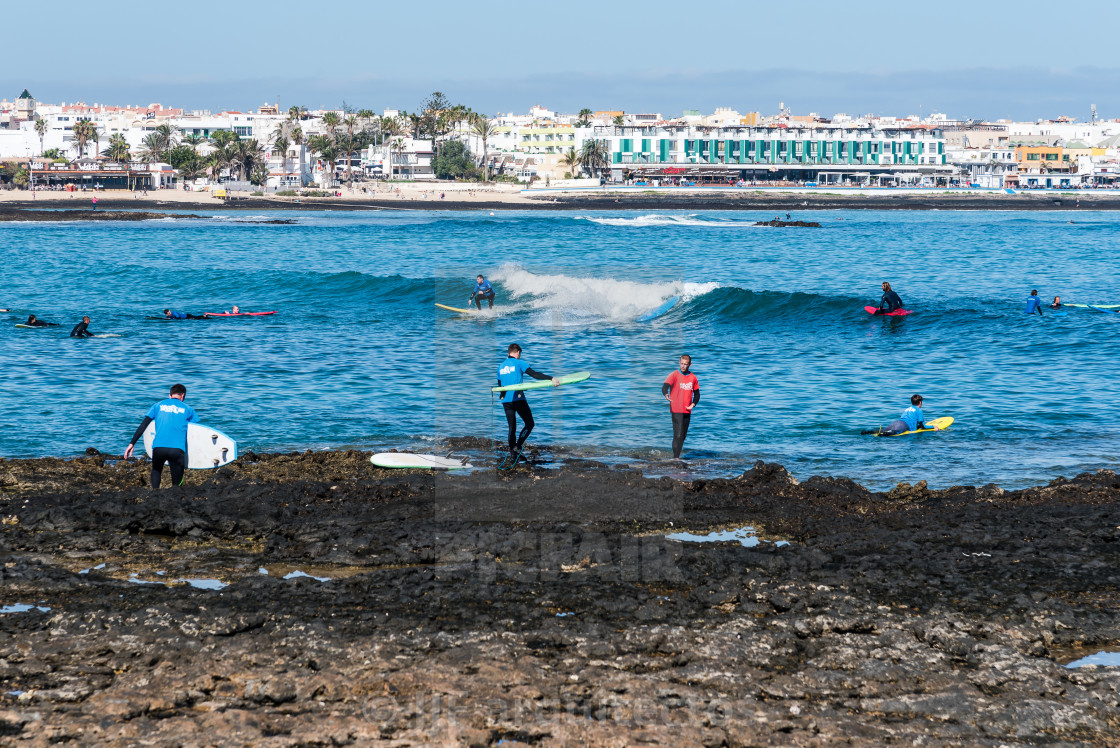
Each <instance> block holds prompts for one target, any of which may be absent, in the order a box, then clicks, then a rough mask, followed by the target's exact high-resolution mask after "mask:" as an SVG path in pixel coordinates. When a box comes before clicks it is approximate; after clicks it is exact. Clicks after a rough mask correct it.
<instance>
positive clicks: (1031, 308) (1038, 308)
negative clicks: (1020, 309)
mask: <svg viewBox="0 0 1120 748" xmlns="http://www.w3.org/2000/svg"><path fill="white" fill-rule="evenodd" d="M1026 312H1027V314H1034V313H1035V312H1038V316H1039V317H1041V316H1042V299H1040V298H1038V289H1037V288H1036V289H1034V290H1032V291H1031V295H1030V296H1028V297H1027V308H1026Z"/></svg>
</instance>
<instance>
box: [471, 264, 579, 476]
mask: <svg viewBox="0 0 1120 748" xmlns="http://www.w3.org/2000/svg"><path fill="white" fill-rule="evenodd" d="M479 277H480V278H481V277H482V276H479ZM506 355H507V358H506V360H505V361H503V362H502V363H501V365H500V366H498V386H499V387H508V386H509V385H511V384H521V383H522V382H524V381H525V375H526V374H527V375H529V376H530V377H532V378H533V379H551V380H552V386H553V387H559V386H560V380H559V379H557V378H556V377H553V376H549V375H548V374H542V373H540V372H539V371H535V370H534V369H533V368H532V367H530V366H529V365H528V364H527V363H525V362H524V361H522V360H521V346H519V345H518V344H517V343H510V344H509V347H508V348H507V349H506ZM502 410H504V411H505V413H506V423H507V424H509V454H510V458H512V460H511V462H510V467H512V466H513V465H514V464H515V463H516V462H517V459H518V457H520V456H521V450H522V448H523V447H524V446H525V440H526V439H528V438H529V433H530V432H531V431H532V430H533V425H534V422H533V411H532V410H530V409H529V401H528V400H526V399H525V393H524V392H522V391H521V390H512V391H509V392H503V393H502ZM518 416H521V421H522V423H523V424H524V426H522V428H521V433H520V434H519V435H518V434H517V417H518ZM515 435H516V438H514V437H515ZM507 459H508V458H507ZM503 465H504V463H503Z"/></svg>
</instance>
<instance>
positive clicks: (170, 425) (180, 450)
mask: <svg viewBox="0 0 1120 748" xmlns="http://www.w3.org/2000/svg"><path fill="white" fill-rule="evenodd" d="M186 397H187V388H186V387H184V386H183V385H181V384H173V385H171V392H170V393H169V394H168V396H167V399H166V400H160V401H159V402H158V403H156V404H155V405H153V406H152V407H151V408H149V409H148V413H147V415H145V416H144V420H143V421H141V422H140V428H138V429H136V433H135V434H133V435H132V441H130V442H129V443H128V447H126V448H125V450H124V458H125V459H126V460H129V459H132V450H133V449H134V448H135V447H136V442H138V441H140V440H141V439H142V438H144V431H145V430H146V429H147V428H148V424H149V423H152V422H153V421H155V424H156V436H155V439H153V440H152V474H151V482H152V488H153V489H156V488H159V483H160V478H161V477H162V475H163V465H164V463H167V465H169V466H170V467H171V485H173V486H181V485H183V472H184V471H185V470H186V469H187V424H188V423H197V422H198V414H196V413H195V412H194V408H192V407H191V406H189V405H187V404H186V403H185V402H183V400H184V399H186Z"/></svg>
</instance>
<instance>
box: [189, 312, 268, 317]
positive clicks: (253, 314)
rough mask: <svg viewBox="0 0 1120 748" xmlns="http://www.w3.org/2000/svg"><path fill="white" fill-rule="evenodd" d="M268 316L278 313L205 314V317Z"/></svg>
mask: <svg viewBox="0 0 1120 748" xmlns="http://www.w3.org/2000/svg"><path fill="white" fill-rule="evenodd" d="M268 314H276V312H238V313H237V314H234V313H233V312H204V313H203V315H202V316H203V317H264V316H265V315H268Z"/></svg>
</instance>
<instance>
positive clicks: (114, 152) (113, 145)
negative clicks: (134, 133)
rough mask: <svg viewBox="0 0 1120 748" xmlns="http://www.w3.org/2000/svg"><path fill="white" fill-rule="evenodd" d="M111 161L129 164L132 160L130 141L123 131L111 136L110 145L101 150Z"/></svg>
mask: <svg viewBox="0 0 1120 748" xmlns="http://www.w3.org/2000/svg"><path fill="white" fill-rule="evenodd" d="M101 155H102V156H105V157H106V158H108V159H109V160H110V161H113V162H115V163H118V164H127V163H128V162H129V161H130V160H131V154H130V153H129V147H128V141H127V140H126V139H125V137H124V135H122V134H121V133H116V134H114V135H112V136H110V137H109V147H108V148H106V149H105V150H103V151H102V152H101Z"/></svg>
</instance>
